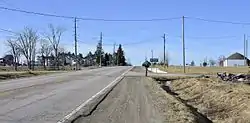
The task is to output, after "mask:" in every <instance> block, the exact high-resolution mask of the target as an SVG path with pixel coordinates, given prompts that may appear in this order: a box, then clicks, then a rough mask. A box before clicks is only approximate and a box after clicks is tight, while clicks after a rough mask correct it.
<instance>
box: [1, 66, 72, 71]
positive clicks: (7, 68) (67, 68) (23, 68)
mask: <svg viewBox="0 0 250 123" xmlns="http://www.w3.org/2000/svg"><path fill="white" fill-rule="evenodd" d="M73 68H74V67H73V66H65V67H62V66H60V67H59V69H60V70H65V71H71V70H73ZM34 69H35V71H54V70H55V69H54V68H53V67H47V68H46V70H44V67H43V66H35V68H34ZM17 70H18V71H29V69H28V67H27V66H18V68H17ZM1 71H15V69H14V67H13V66H0V72H1Z"/></svg>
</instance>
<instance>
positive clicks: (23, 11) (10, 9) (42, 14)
mask: <svg viewBox="0 0 250 123" xmlns="http://www.w3.org/2000/svg"><path fill="white" fill-rule="evenodd" d="M0 9H3V10H8V11H15V12H22V13H26V14H34V15H41V16H50V17H57V18H68V19H74V18H75V17H70V16H62V15H55V14H46V13H40V12H31V11H25V10H21V9H14V8H6V7H1V6H0Z"/></svg>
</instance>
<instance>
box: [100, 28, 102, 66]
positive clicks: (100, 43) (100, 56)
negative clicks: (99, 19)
mask: <svg viewBox="0 0 250 123" xmlns="http://www.w3.org/2000/svg"><path fill="white" fill-rule="evenodd" d="M100 50H101V51H100V67H101V66H102V32H101V34H100Z"/></svg>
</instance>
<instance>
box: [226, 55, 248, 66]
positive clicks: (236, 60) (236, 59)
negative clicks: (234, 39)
mask: <svg viewBox="0 0 250 123" xmlns="http://www.w3.org/2000/svg"><path fill="white" fill-rule="evenodd" d="M245 63H247V65H249V63H250V60H249V59H248V58H247V57H245V56H244V55H242V54H240V53H237V52H236V53H234V54H232V55H230V56H229V57H228V58H226V59H225V60H224V62H223V66H225V67H233V66H245Z"/></svg>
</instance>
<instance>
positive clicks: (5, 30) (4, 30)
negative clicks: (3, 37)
mask: <svg viewBox="0 0 250 123" xmlns="http://www.w3.org/2000/svg"><path fill="white" fill-rule="evenodd" d="M0 31H3V32H8V33H12V34H19V33H17V32H13V31H10V30H7V29H1V28H0Z"/></svg>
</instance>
